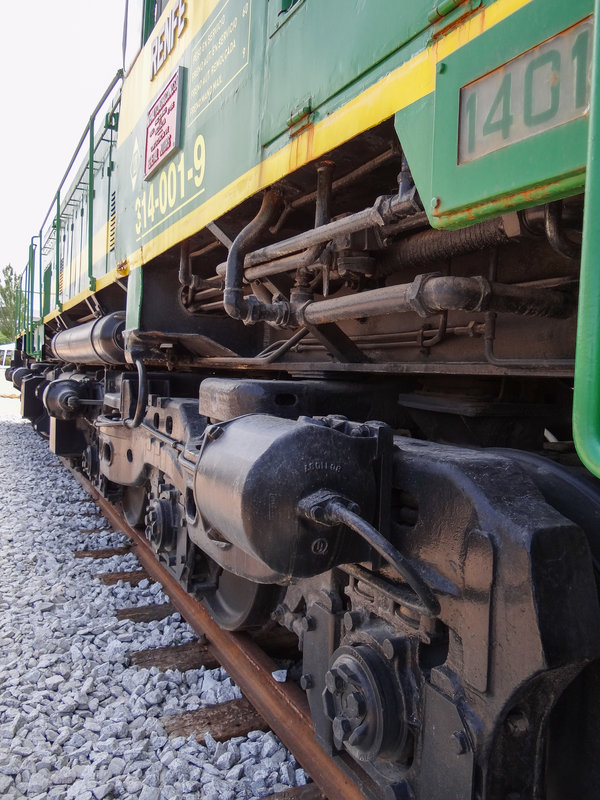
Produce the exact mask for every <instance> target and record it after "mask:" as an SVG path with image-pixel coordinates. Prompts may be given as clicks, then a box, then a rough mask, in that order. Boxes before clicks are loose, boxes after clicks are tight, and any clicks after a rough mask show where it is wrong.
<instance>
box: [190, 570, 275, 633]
mask: <svg viewBox="0 0 600 800" xmlns="http://www.w3.org/2000/svg"><path fill="white" fill-rule="evenodd" d="M213 566H214V567H216V565H213ZM213 574H214V573H213ZM214 580H215V583H216V588H215V589H214V590H212V591H209V592H206V593H205V594H204V602H205V604H206V606H207V607H208V610H209V611H210V614H211V616H212V618H213V619H214V620H215V622H217V623H218V624H219V625H220V626H221V627H222V628H225V630H228V631H243V630H246V631H248V630H251V631H258V630H262V629H263V628H264V627H265V626H266V625H267V624H268V623H269V622H270V620H271V613H272V611H273V609H274V608H275V607H276V605H277V603H278V602H279V599H280V598H281V595H282V593H283V589H282V587H281V586H277V585H272V584H263V583H254V582H252V581H249V580H247V579H246V578H240V577H239V576H238V575H234V574H233V572H228V571H227V570H224V569H221V568H220V567H216V574H214Z"/></svg>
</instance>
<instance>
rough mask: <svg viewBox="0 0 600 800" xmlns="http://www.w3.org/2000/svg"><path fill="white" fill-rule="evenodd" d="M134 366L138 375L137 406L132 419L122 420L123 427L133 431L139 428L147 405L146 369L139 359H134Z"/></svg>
mask: <svg viewBox="0 0 600 800" xmlns="http://www.w3.org/2000/svg"><path fill="white" fill-rule="evenodd" d="M135 366H136V368H137V373H138V394H137V404H136V407H135V414H134V415H133V418H132V419H124V420H123V425H125V427H127V428H129V429H131V430H133V428H139V427H140V425H141V424H142V420H143V419H144V415H145V413H146V406H147V405H148V381H147V379H146V367H145V366H144V364H143V362H142V361H141V359H139V358H138V359H136V362H135Z"/></svg>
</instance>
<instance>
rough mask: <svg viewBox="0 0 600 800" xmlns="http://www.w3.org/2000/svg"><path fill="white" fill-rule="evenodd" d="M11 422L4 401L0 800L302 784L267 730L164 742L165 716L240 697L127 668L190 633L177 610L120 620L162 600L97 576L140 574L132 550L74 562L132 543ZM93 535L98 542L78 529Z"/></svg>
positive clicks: (227, 794)
mask: <svg viewBox="0 0 600 800" xmlns="http://www.w3.org/2000/svg"><path fill="white" fill-rule="evenodd" d="M11 402H12V401H11ZM13 409H14V411H13ZM15 412H16V409H15V406H14V405H13V406H12V408H11V407H10V405H8V404H7V403H6V402H4V403H2V404H0V563H1V565H2V567H1V571H0V797H2V798H5V800H13V798H22V797H25V798H33V799H34V800H38V798H39V800H42V798H44V800H104V798H106V799H107V800H111V799H112V798H124V799H125V800H134V798H135V799H136V800H138V798H139V800H198V799H199V798H202V800H237V798H244V800H250V798H260V797H266V796H269V795H271V794H273V793H275V792H277V791H283V790H284V789H286V788H288V787H290V786H295V785H303V784H305V783H306V775H305V773H304V771H303V770H302V769H301V768H299V767H298V764H297V763H296V761H295V760H294V758H293V756H291V755H290V754H289V753H288V752H287V750H286V749H285V748H284V747H283V745H282V744H281V742H280V741H279V740H278V739H277V737H275V736H274V734H272V733H267V734H264V733H262V732H259V731H253V732H251V733H250V734H249V735H248V736H247V737H237V738H235V739H232V740H231V741H229V742H226V743H217V742H216V741H215V740H214V739H213V738H212V737H211V736H210V735H208V736H207V737H206V741H205V742H203V743H198V742H196V740H195V739H194V738H193V737H189V738H187V739H186V738H184V737H179V738H175V739H171V740H169V739H168V738H167V736H166V733H165V730H164V728H163V726H162V724H161V722H160V719H159V717H161V716H165V715H167V714H172V713H181V712H183V711H186V710H194V709H197V708H200V707H202V706H204V705H213V704H215V703H219V702H225V701H227V700H231V699H233V698H236V697H239V696H240V692H239V689H238V688H237V686H235V685H234V683H233V682H232V680H231V679H230V678H229V677H228V676H227V674H226V673H225V671H224V670H223V669H221V668H219V669H214V670H205V669H204V668H201V669H197V670H188V671H187V672H183V673H182V672H179V671H178V670H167V671H166V672H160V671H159V670H158V669H157V668H156V667H153V668H152V669H137V668H135V667H130V666H129V654H130V653H131V652H133V651H135V650H145V649H148V648H152V647H163V646H165V645H170V644H182V643H184V642H187V641H191V640H192V639H193V638H195V637H194V633H193V631H192V629H191V628H190V627H189V626H188V625H187V623H185V622H183V621H182V620H181V618H180V616H179V614H173V615H171V616H170V617H167V618H166V619H164V620H154V621H152V622H149V623H134V622H132V621H131V620H122V621H119V620H117V619H116V618H115V617H114V612H115V610H116V609H117V608H124V607H131V606H141V605H149V604H151V603H162V602H166V601H167V598H166V597H165V596H164V594H163V593H162V591H161V589H160V586H159V585H158V584H152V583H150V582H149V581H147V580H144V581H141V583H140V584H139V585H138V586H135V587H132V586H130V585H129V584H127V583H123V582H119V583H118V584H117V585H116V586H111V587H108V586H104V585H103V584H101V583H100V582H99V581H98V580H94V579H93V578H92V576H93V575H94V573H98V572H108V571H124V570H132V569H138V568H139V564H138V562H137V560H136V559H135V557H134V556H133V555H132V554H127V555H125V556H114V557H112V558H110V559H102V560H94V559H75V558H74V556H73V552H74V551H75V550H84V549H90V548H92V547H93V548H105V547H118V546H120V545H122V544H124V543H125V542H126V541H127V539H126V537H125V536H124V535H123V534H120V533H113V532H111V531H110V530H108V525H107V523H106V522H105V521H104V520H103V519H102V518H100V517H97V516H96V508H95V506H94V504H93V503H92V502H90V500H89V499H88V498H87V496H86V495H85V492H84V491H83V490H82V489H81V487H80V486H79V485H78V484H77V483H76V481H75V480H74V479H73V478H72V477H71V476H70V475H69V474H68V473H67V472H66V471H65V470H64V469H63V468H62V466H61V465H60V463H59V462H58V460H57V459H56V457H55V456H54V455H52V454H51V453H50V452H49V450H48V448H47V445H46V443H45V442H44V441H43V440H41V439H40V438H39V437H38V436H37V434H36V433H35V432H34V431H33V430H32V429H31V427H30V426H29V424H28V423H25V422H23V421H21V420H20V419H19V418H18V416H17V415H16V413H15ZM91 528H94V529H95V528H100V529H102V533H94V534H91V535H86V534H85V533H82V531H85V530H89V529H91Z"/></svg>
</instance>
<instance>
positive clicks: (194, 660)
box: [130, 606, 219, 672]
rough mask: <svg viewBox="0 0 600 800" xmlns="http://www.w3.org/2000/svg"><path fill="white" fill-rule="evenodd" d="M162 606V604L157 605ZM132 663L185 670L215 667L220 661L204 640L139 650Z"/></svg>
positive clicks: (162, 670)
mask: <svg viewBox="0 0 600 800" xmlns="http://www.w3.org/2000/svg"><path fill="white" fill-rule="evenodd" d="M156 608H161V606H156ZM130 661H131V665H132V666H135V667H140V668H141V667H146V669H150V668H151V667H157V668H158V669H159V670H160V671H161V672H166V670H168V669H178V670H179V671H180V672H185V671H186V670H188V669H200V667H206V669H215V667H218V666H219V661H218V660H217V659H216V657H215V656H214V655H213V653H212V651H211V649H210V645H209V644H206V643H204V642H198V641H195V642H188V643H187V644H180V645H175V646H171V645H169V646H167V647H155V648H154V649H153V650H138V651H137V652H136V653H132V654H131V656H130Z"/></svg>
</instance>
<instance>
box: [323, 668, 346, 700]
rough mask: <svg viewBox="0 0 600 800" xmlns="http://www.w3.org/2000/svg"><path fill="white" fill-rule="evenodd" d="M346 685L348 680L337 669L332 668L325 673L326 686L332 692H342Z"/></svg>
mask: <svg viewBox="0 0 600 800" xmlns="http://www.w3.org/2000/svg"><path fill="white" fill-rule="evenodd" d="M345 685H346V681H345V680H344V679H343V677H342V676H341V675H340V673H339V672H338V670H337V669H330V670H329V671H328V672H327V673H326V674H325V686H326V687H327V689H328V690H329V691H330V692H331V693H332V694H335V693H336V692H341V691H342V689H343V688H344V686H345Z"/></svg>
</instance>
